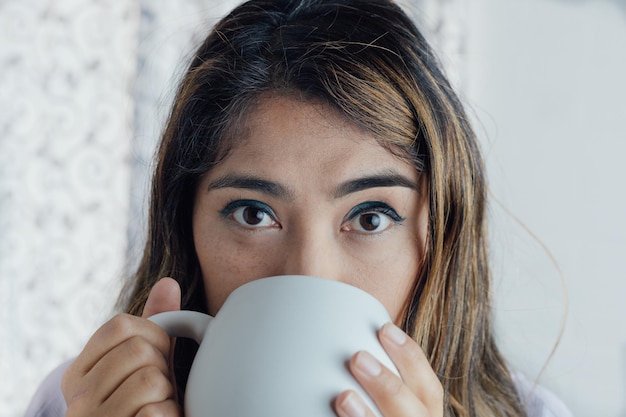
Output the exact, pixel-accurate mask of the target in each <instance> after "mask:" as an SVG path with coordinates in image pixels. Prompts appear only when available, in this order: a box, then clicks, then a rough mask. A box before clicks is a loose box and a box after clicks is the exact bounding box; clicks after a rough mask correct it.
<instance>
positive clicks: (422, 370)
mask: <svg viewBox="0 0 626 417" xmlns="http://www.w3.org/2000/svg"><path fill="white" fill-rule="evenodd" d="M243 132H244V134H243V137H241V138H239V139H241V140H240V141H239V142H238V144H237V145H236V146H235V147H234V148H233V150H232V152H231V153H230V154H229V155H228V157H227V158H226V159H225V160H224V161H222V162H221V163H220V164H219V165H217V166H216V167H215V168H214V169H212V170H211V171H210V172H209V173H207V174H206V175H205V176H204V177H203V178H202V180H201V181H200V184H199V186H198V189H197V193H196V199H195V203H194V211H193V219H192V226H193V235H194V244H195V248H196V254H197V256H198V260H199V263H200V267H201V270H202V275H203V279H204V284H205V288H206V298H207V305H208V308H209V313H210V314H215V313H216V312H217V311H219V309H220V307H221V306H222V304H223V303H224V301H225V299H226V297H227V296H228V295H229V294H230V293H231V292H232V291H233V290H234V289H236V288H237V287H239V286H241V285H243V284H245V283H247V282H250V281H252V280H255V279H259V278H263V277H266V276H273V275H291V274H300V275H313V276H318V277H322V278H325V279H332V280H339V281H342V282H345V283H347V284H350V285H354V286H356V287H359V288H361V289H363V290H365V291H367V292H369V293H370V294H372V295H373V296H374V297H376V298H377V299H378V300H379V301H381V303H382V304H383V305H384V306H385V307H386V308H387V310H388V312H389V314H390V316H391V317H392V319H393V321H394V322H395V324H394V323H388V324H386V325H385V326H383V327H382V328H381V329H380V331H379V335H378V336H379V339H380V342H381V344H382V346H383V348H384V349H385V350H386V351H387V353H388V354H389V357H390V358H391V359H392V361H393V362H394V364H395V365H396V367H397V368H398V370H399V371H400V377H398V376H396V375H395V374H393V373H392V372H391V371H389V370H388V369H386V368H385V367H384V366H382V365H381V364H380V363H379V362H377V361H376V359H374V358H373V356H371V355H370V354H369V353H367V352H356V353H355V355H354V356H353V357H352V359H351V361H350V363H349V369H350V371H351V372H352V373H353V375H354V377H355V378H356V379H357V380H358V381H359V383H360V384H361V385H362V386H363V388H364V389H365V391H366V392H368V394H369V395H370V396H371V397H372V399H373V400H374V402H375V403H376V405H377V406H378V408H379V409H380V411H381V412H382V414H383V415H384V416H385V417H403V416H407V417H408V416H412V417H415V416H423V417H425V416H431V417H438V416H442V415H443V391H442V388H441V384H440V383H439V381H438V379H437V377H436V375H435V374H434V372H433V370H432V369H431V367H430V365H429V363H428V361H427V359H426V357H425V355H424V353H423V352H422V350H421V349H420V348H419V347H418V345H417V344H416V343H415V342H414V341H413V340H412V339H411V338H410V337H408V336H407V335H406V334H405V333H404V332H402V331H401V330H400V329H399V328H398V327H397V324H399V323H400V321H401V318H402V314H403V312H404V308H405V304H406V300H407V297H408V296H409V294H410V291H411V289H412V287H413V285H414V281H415V279H416V277H417V276H418V272H419V268H420V260H421V259H423V256H424V250H425V249H424V248H425V240H426V230H427V221H428V209H427V205H428V201H427V197H425V196H424V195H423V194H422V193H421V192H420V190H421V189H425V187H424V184H423V180H421V179H420V177H419V176H418V174H417V171H416V170H415V168H414V167H413V166H412V164H411V163H410V162H409V161H406V160H403V159H400V158H398V157H397V156H394V155H393V154H391V153H390V152H389V151H387V150H386V149H384V148H383V147H381V146H380V145H379V144H378V143H377V142H376V140H375V139H374V138H373V137H372V136H371V135H369V134H368V133H366V132H365V131H363V130H361V129H359V128H357V127H356V126H354V125H352V124H350V123H349V122H347V121H345V120H344V119H343V118H341V117H340V116H339V115H338V114H337V113H336V112H334V111H332V110H330V109H328V108H326V107H324V106H322V105H318V104H311V103H307V102H303V101H298V100H296V99H294V98H289V97H281V96H269V97H266V98H265V99H263V100H261V102H260V104H259V106H258V107H257V108H256V110H255V111H254V112H253V113H252V114H250V115H249V117H248V119H247V122H246V124H245V127H244V129H243ZM366 180H367V181H366ZM179 305H180V289H179V288H178V284H177V283H176V282H175V281H174V280H172V279H169V278H165V279H162V280H161V281H159V282H158V283H157V284H156V285H155V287H154V288H153V289H152V292H151V294H150V297H149V298H148V302H147V304H146V307H145V309H144V313H143V316H142V318H138V317H131V316H128V315H119V316H116V317H115V318H113V319H112V320H111V321H109V322H108V323H106V324H105V325H104V326H102V327H101V328H100V329H99V330H98V331H97V332H96V333H95V334H94V336H93V337H92V339H91V340H90V341H89V342H88V344H87V345H86V347H85V349H84V350H83V352H82V353H81V354H80V355H79V357H78V358H77V359H76V361H75V362H74V364H73V365H72V366H71V367H70V369H69V370H68V372H67V373H66V375H65V377H64V381H63V392H64V395H65V398H66V401H67V403H68V415H69V416H83V415H90V416H98V415H117V416H135V415H137V416H143V415H163V416H179V415H181V411H180V410H179V409H178V406H177V405H176V401H175V398H174V392H175V390H174V386H173V383H172V382H171V381H172V378H171V375H170V372H169V369H170V368H169V366H168V360H169V359H168V358H170V353H171V349H170V347H171V343H170V340H169V338H168V337H167V334H165V333H164V332H163V331H162V330H161V329H160V328H159V327H158V326H156V325H154V324H152V323H151V322H149V321H148V320H145V318H146V317H149V316H151V315H152V314H156V313H158V312H161V311H169V310H176V309H178V308H179ZM335 410H336V413H337V415H338V416H339V417H366V416H374V414H373V413H372V411H371V410H369V409H368V407H367V405H366V403H365V402H364V401H363V400H362V399H361V398H360V396H359V395H358V394H357V393H355V392H353V391H346V392H343V393H338V396H337V398H336V400H335ZM153 413H154V414H153ZM159 413H160V414H159Z"/></svg>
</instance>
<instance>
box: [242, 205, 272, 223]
mask: <svg viewBox="0 0 626 417" xmlns="http://www.w3.org/2000/svg"><path fill="white" fill-rule="evenodd" d="M265 216H267V213H264V212H263V211H262V210H260V209H258V208H256V207H244V209H243V213H242V215H241V217H242V218H243V221H244V222H245V223H246V224H249V225H250V226H256V225H258V224H260V223H261V222H262V221H263V219H264V218H265Z"/></svg>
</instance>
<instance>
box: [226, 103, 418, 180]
mask: <svg viewBox="0 0 626 417" xmlns="http://www.w3.org/2000/svg"><path fill="white" fill-rule="evenodd" d="M248 109H249V110H248V112H247V113H246V114H245V115H244V117H243V118H242V119H243V120H241V122H240V123H239V124H238V125H237V126H235V129H233V133H234V135H233V137H232V139H233V141H232V145H233V146H232V148H231V150H230V152H229V154H228V156H227V157H226V158H225V159H224V160H223V161H222V162H221V163H220V164H219V165H218V167H219V166H223V165H226V166H230V167H234V166H237V165H239V166H240V168H245V167H246V166H247V165H249V164H250V163H252V164H254V165H258V163H260V162H262V161H265V163H266V164H268V167H267V168H268V169H269V168H271V167H272V166H275V165H276V166H284V165H289V163H292V165H293V163H296V168H297V167H298V166H299V167H302V168H303V167H304V166H305V165H306V166H309V168H315V166H317V167H318V168H320V169H324V167H325V166H327V165H341V166H344V167H346V168H349V167H353V168H354V167H358V169H364V168H375V167H376V166H384V165H391V166H396V167H397V166H400V165H402V166H404V167H405V170H406V168H407V167H408V169H409V170H411V171H414V169H413V162H412V161H411V160H410V159H409V158H406V157H399V156H398V154H401V152H394V153H392V152H390V151H389V150H388V149H387V148H385V147H383V146H381V145H380V143H379V140H377V138H376V137H375V136H374V135H373V134H372V133H371V132H368V131H366V130H365V129H362V128H360V127H359V126H357V125H356V124H355V123H353V122H351V121H350V120H348V119H347V118H346V117H345V116H343V115H342V114H341V113H340V112H339V111H337V110H335V109H334V108H332V107H330V106H328V105H324V104H321V103H319V102H311V101H305V100H302V99H299V98H297V97H292V96H285V95H275V94H272V95H270V94H267V95H265V96H261V97H260V98H259V99H258V100H257V101H256V102H255V104H254V105H253V106H249V108H248ZM298 163H300V164H302V165H297V164H298Z"/></svg>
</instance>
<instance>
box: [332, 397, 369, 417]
mask: <svg viewBox="0 0 626 417" xmlns="http://www.w3.org/2000/svg"><path fill="white" fill-rule="evenodd" d="M339 409H340V410H341V413H340V414H341V415H342V417H343V416H345V417H365V416H366V415H367V414H366V412H365V406H364V405H363V403H362V402H361V400H360V399H359V398H358V396H357V394H355V393H354V392H350V393H348V395H347V396H346V398H344V399H343V401H342V402H341V404H339Z"/></svg>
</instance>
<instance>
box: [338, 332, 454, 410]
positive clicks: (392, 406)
mask: <svg viewBox="0 0 626 417" xmlns="http://www.w3.org/2000/svg"><path fill="white" fill-rule="evenodd" d="M378 338H379V340H380V343H381V344H382V346H383V348H384V349H385V351H386V352H387V354H388V355H389V357H390V358H391V360H392V361H393V363H394V364H395V365H396V368H398V371H399V372H400V377H398V376H397V375H396V374H394V373H393V372H391V371H390V370H389V369H387V368H385V367H384V366H383V365H382V364H381V363H380V362H379V361H378V360H376V359H375V358H374V357H373V356H372V355H371V354H369V353H367V352H364V351H363V352H358V353H356V354H355V355H354V356H353V357H352V358H351V360H350V364H349V368H350V371H351V372H352V374H353V375H354V377H355V378H356V380H357V381H358V382H359V383H360V384H361V386H362V387H363V389H364V390H365V391H366V392H367V393H368V394H369V395H370V397H371V398H372V400H374V403H376V405H377V406H378V408H379V410H380V412H381V413H382V415H383V416H385V417H409V416H410V417H442V416H443V397H444V393H443V387H442V386H441V383H440V382H439V379H438V378H437V375H436V374H435V372H434V371H433V369H432V368H431V366H430V364H429V363H428V360H427V358H426V355H424V352H423V351H422V350H421V349H420V347H419V346H418V345H417V343H415V341H414V340H412V339H411V338H410V337H408V336H407V335H406V333H404V332H403V331H402V330H400V329H399V328H398V327H396V326H395V325H393V324H392V323H387V324H385V325H384V326H383V327H382V328H381V330H380V332H379V335H378ZM335 410H336V412H337V415H339V417H374V413H373V412H372V411H371V410H370V409H369V408H368V406H367V405H366V403H365V402H364V401H363V399H362V398H361V397H360V396H359V394H357V393H356V392H354V391H346V392H343V393H342V394H341V395H339V397H337V400H336V401H335Z"/></svg>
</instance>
